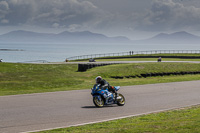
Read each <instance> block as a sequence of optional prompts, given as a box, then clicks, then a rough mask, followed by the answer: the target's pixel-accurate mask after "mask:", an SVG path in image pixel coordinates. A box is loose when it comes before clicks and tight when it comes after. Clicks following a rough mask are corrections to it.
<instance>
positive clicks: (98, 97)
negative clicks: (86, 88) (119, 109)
mask: <svg viewBox="0 0 200 133" xmlns="http://www.w3.org/2000/svg"><path fill="white" fill-rule="evenodd" d="M114 89H115V91H118V90H119V89H120V86H115V87H114ZM91 90H92V93H91V95H92V96H93V103H94V105H95V106H96V107H103V106H104V105H110V104H117V105H119V106H123V105H124V104H125V98H124V96H123V95H122V94H121V93H117V96H115V94H113V93H111V92H109V91H108V89H107V88H106V89H102V88H100V85H99V84H95V85H94V87H93V88H91Z"/></svg>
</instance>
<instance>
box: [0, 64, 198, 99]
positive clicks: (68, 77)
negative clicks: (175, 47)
mask: <svg viewBox="0 0 200 133" xmlns="http://www.w3.org/2000/svg"><path fill="white" fill-rule="evenodd" d="M77 70H78V65H75V64H18V63H0V96H3V95H16V94H29V93H41V92H54V91H66V90H78V89H89V88H91V87H92V86H93V84H94V83H95V81H94V79H95V77H96V76H98V75H101V76H102V77H103V78H105V79H106V80H107V81H108V82H109V83H110V84H111V85H115V86H118V85H119V86H126V85H139V84H153V83H166V82H176V81H190V80H199V79H200V75H183V76H182V75H181V76H163V77H149V78H124V79H114V78H111V76H129V75H131V76H133V75H139V74H142V73H150V72H151V73H156V72H180V71H200V65H199V64H193V63H139V64H137V63H136V64H118V65H108V66H102V67H96V68H93V69H90V70H88V71H86V72H77Z"/></svg>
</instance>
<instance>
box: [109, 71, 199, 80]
mask: <svg viewBox="0 0 200 133" xmlns="http://www.w3.org/2000/svg"><path fill="white" fill-rule="evenodd" d="M187 74H191V75H195V74H200V71H194V72H164V73H146V74H140V75H133V76H111V78H115V79H123V78H137V77H138V78H147V77H157V76H170V75H187Z"/></svg>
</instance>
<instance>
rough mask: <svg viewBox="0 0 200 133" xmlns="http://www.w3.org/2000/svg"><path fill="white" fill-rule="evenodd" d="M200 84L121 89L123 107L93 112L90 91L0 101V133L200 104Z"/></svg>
mask: <svg viewBox="0 0 200 133" xmlns="http://www.w3.org/2000/svg"><path fill="white" fill-rule="evenodd" d="M199 86H200V81H189V82H175V83H161V84H148V85H137V86H126V87H121V90H120V92H121V93H123V94H124V96H125V98H126V105H125V106H123V107H118V106H117V105H112V106H108V107H104V108H95V107H94V105H93V102H92V96H91V95H90V89H88V90H77V91H66V92H53V93H40V94H29V95H16V96H1V97H0V132H1V133H15V132H16V133H17V132H27V131H36V130H43V129H51V128H58V127H68V126H71V125H77V124H83V123H90V122H97V121H103V120H110V119H115V118H119V117H126V116H133V115H139V114H143V113H144V114H145V113H150V112H158V111H163V110H168V109H174V108H180V107H185V106H191V105H197V104H200V87H199Z"/></svg>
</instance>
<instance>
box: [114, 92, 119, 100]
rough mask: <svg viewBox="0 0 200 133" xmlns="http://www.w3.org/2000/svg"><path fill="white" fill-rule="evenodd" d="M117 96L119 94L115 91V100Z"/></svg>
mask: <svg viewBox="0 0 200 133" xmlns="http://www.w3.org/2000/svg"><path fill="white" fill-rule="evenodd" d="M118 96H119V94H118V93H117V92H115V101H117V97H118Z"/></svg>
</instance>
